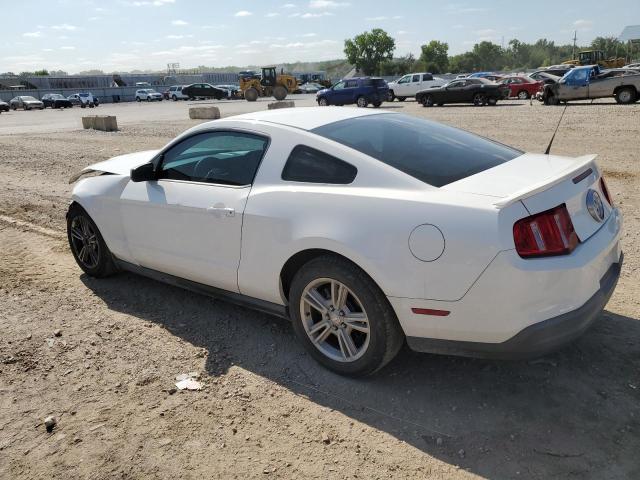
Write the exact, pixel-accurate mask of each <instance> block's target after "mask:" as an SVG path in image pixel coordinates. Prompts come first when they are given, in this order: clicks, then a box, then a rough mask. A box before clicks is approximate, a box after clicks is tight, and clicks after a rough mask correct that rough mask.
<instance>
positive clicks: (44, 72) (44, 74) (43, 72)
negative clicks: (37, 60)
mask: <svg viewBox="0 0 640 480" xmlns="http://www.w3.org/2000/svg"><path fill="white" fill-rule="evenodd" d="M33 74H34V75H35V76H36V77H48V76H49V71H48V70H47V69H45V68H43V69H42V70H36V71H35V72H33Z"/></svg>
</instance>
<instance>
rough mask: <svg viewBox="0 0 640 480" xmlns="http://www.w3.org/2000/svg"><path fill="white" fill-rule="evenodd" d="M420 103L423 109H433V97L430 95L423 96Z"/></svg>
mask: <svg viewBox="0 0 640 480" xmlns="http://www.w3.org/2000/svg"><path fill="white" fill-rule="evenodd" d="M420 103H422V106H423V107H433V97H432V96H431V95H423V96H422V97H420Z"/></svg>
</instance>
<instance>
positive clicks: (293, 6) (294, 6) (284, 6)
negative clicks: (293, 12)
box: [280, 3, 296, 8]
mask: <svg viewBox="0 0 640 480" xmlns="http://www.w3.org/2000/svg"><path fill="white" fill-rule="evenodd" d="M280 8H296V5H295V4H293V3H285V4H284V5H282V6H281V7H280Z"/></svg>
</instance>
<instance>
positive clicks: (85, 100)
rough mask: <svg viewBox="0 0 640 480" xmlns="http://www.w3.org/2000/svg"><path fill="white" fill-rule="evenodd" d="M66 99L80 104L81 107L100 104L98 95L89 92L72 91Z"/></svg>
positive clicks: (91, 106)
mask: <svg viewBox="0 0 640 480" xmlns="http://www.w3.org/2000/svg"><path fill="white" fill-rule="evenodd" d="M67 99H68V100H69V101H70V102H71V103H72V104H73V105H80V107H81V108H87V107H89V108H93V107H97V106H98V105H100V102H99V101H98V97H94V96H93V94H92V93H90V92H83V93H74V94H73V95H69V96H68V97H67Z"/></svg>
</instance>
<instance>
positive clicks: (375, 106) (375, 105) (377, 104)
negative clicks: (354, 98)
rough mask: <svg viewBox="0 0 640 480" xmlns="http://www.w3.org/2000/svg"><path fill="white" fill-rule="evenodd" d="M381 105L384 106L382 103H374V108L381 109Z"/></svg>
mask: <svg viewBox="0 0 640 480" xmlns="http://www.w3.org/2000/svg"><path fill="white" fill-rule="evenodd" d="M380 105H382V102H373V108H380Z"/></svg>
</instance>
